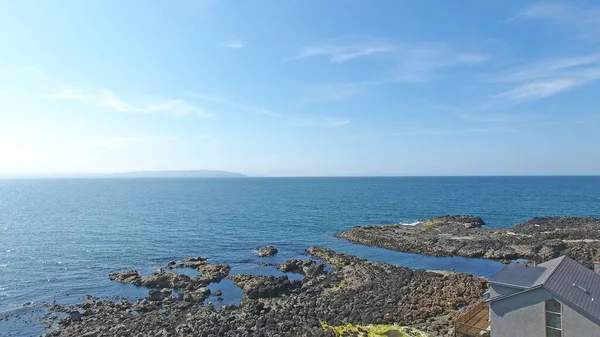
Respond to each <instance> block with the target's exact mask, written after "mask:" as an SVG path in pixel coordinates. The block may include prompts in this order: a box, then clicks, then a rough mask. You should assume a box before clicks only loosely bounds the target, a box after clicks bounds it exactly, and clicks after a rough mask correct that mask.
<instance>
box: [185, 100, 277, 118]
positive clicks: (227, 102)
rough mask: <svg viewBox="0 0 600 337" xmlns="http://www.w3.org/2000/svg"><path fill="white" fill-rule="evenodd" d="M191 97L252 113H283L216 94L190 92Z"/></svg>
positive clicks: (270, 114)
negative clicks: (216, 95) (215, 95)
mask: <svg viewBox="0 0 600 337" xmlns="http://www.w3.org/2000/svg"><path fill="white" fill-rule="evenodd" d="M190 97H193V98H195V99H198V100H201V101H205V102H210V103H215V104H219V105H224V106H227V107H230V108H234V109H238V110H242V111H246V112H250V113H254V114H259V115H265V116H271V117H281V114H280V113H278V112H274V111H271V110H269V109H264V108H259V107H255V106H252V105H247V104H241V103H238V102H234V101H231V100H228V99H225V98H221V97H214V96H208V95H201V94H190Z"/></svg>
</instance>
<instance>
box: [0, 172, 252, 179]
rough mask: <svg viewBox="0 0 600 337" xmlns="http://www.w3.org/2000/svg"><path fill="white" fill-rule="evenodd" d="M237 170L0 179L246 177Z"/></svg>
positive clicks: (61, 175) (34, 176)
mask: <svg viewBox="0 0 600 337" xmlns="http://www.w3.org/2000/svg"><path fill="white" fill-rule="evenodd" d="M244 177H246V176H245V175H243V174H241V173H237V172H227V171H216V170H190V171H137V172H119V173H57V174H52V173H40V174H7V175H0V179H69V178H74V179H102V178H244Z"/></svg>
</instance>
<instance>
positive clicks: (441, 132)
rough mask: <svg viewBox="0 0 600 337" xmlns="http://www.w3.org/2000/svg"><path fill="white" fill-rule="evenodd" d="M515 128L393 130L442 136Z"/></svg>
mask: <svg viewBox="0 0 600 337" xmlns="http://www.w3.org/2000/svg"><path fill="white" fill-rule="evenodd" d="M517 131H518V130H517V129H513V128H508V127H502V126H497V127H482V128H469V129H425V128H419V127H405V128H401V129H400V130H398V131H397V132H394V133H393V134H392V135H394V136H442V135H455V134H464V133H505V132H517Z"/></svg>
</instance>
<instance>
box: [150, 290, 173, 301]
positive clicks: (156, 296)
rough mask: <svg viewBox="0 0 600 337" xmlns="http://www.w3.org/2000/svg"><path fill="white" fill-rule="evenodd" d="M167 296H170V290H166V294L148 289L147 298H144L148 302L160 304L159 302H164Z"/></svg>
mask: <svg viewBox="0 0 600 337" xmlns="http://www.w3.org/2000/svg"><path fill="white" fill-rule="evenodd" d="M167 290H168V289H167ZM169 295H171V290H168V293H167V292H166V291H161V290H157V289H150V290H149V291H148V296H146V298H147V299H148V301H154V302H160V301H162V300H164V299H165V298H166V297H168V296H169Z"/></svg>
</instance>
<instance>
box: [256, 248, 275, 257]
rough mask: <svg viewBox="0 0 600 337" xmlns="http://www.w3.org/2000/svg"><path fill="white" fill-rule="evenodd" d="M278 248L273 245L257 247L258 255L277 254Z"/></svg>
mask: <svg viewBox="0 0 600 337" xmlns="http://www.w3.org/2000/svg"><path fill="white" fill-rule="evenodd" d="M278 252H279V250H278V249H277V247H275V246H265V247H262V248H259V249H258V256H260V257H267V256H273V255H275V254H277V253H278Z"/></svg>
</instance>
